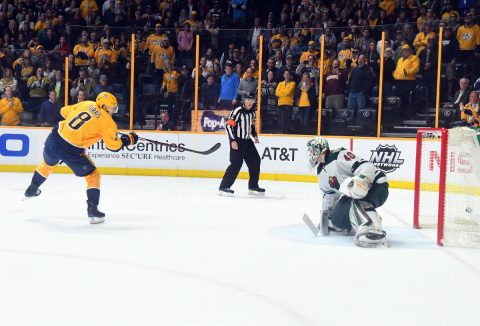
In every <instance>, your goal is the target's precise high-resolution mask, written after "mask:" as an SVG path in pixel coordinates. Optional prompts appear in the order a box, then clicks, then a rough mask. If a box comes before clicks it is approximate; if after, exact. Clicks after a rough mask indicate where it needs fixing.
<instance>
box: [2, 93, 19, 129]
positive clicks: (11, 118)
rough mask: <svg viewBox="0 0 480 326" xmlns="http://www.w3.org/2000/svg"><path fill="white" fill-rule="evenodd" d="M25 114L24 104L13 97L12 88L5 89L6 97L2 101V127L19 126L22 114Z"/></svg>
mask: <svg viewBox="0 0 480 326" xmlns="http://www.w3.org/2000/svg"><path fill="white" fill-rule="evenodd" d="M22 112H23V106H22V102H21V101H20V99H19V98H18V97H14V96H13V91H12V87H10V86H7V87H5V97H4V98H2V99H1V100H0V115H1V116H2V120H1V123H0V125H2V126H18V125H19V124H20V114H21V113H22Z"/></svg>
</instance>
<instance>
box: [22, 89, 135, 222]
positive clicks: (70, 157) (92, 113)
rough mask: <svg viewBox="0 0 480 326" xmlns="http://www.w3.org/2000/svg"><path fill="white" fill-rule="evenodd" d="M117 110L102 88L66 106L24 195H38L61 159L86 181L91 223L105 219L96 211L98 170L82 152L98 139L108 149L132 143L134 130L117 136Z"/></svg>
mask: <svg viewBox="0 0 480 326" xmlns="http://www.w3.org/2000/svg"><path fill="white" fill-rule="evenodd" d="M117 110H118V104H117V99H116V98H115V96H114V95H112V94H110V93H107V92H102V93H100V94H98V96H97V99H96V101H95V102H94V101H84V102H80V103H77V104H74V105H69V106H65V107H63V108H62V109H61V111H60V113H61V115H62V116H63V118H64V119H65V120H63V121H60V122H59V123H58V126H56V127H55V128H53V130H52V133H51V134H50V135H49V136H48V138H47V140H46V141H45V148H44V150H43V161H42V162H41V163H40V165H38V167H37V168H36V170H35V173H34V174H33V177H32V182H31V184H30V186H29V187H28V189H27V190H26V191H25V197H27V198H28V197H36V196H38V195H40V193H41V191H40V189H39V187H40V186H41V185H42V184H43V182H44V181H45V180H46V179H47V178H48V176H49V175H50V174H51V173H52V172H53V171H54V170H55V168H56V167H57V165H58V164H59V162H60V161H63V162H64V163H65V164H66V165H68V166H69V167H70V168H71V169H72V171H73V172H74V173H75V175H76V176H78V177H84V178H85V180H86V182H87V212H88V217H89V218H90V223H91V224H97V223H102V222H104V221H105V219H104V217H105V214H104V213H102V212H100V211H98V208H97V207H98V204H99V200H100V174H99V172H98V170H97V168H96V167H95V165H94V163H93V162H92V161H91V160H90V158H89V157H88V156H87V154H85V149H86V148H88V147H90V146H91V145H93V144H95V143H96V142H98V141H99V140H102V139H103V141H104V142H105V145H106V147H107V148H108V149H109V150H111V151H119V150H120V149H122V147H123V146H129V145H134V144H135V143H136V142H137V141H138V136H137V135H136V134H135V133H134V132H130V133H128V134H123V135H122V136H121V137H120V138H118V137H117V125H116V123H115V122H114V121H113V119H112V115H113V114H114V113H116V112H117Z"/></svg>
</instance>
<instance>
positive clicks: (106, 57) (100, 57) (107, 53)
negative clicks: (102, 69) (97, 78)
mask: <svg viewBox="0 0 480 326" xmlns="http://www.w3.org/2000/svg"><path fill="white" fill-rule="evenodd" d="M94 58H95V61H96V62H97V65H100V63H101V62H103V63H104V62H109V63H112V64H114V63H116V62H117V54H116V53H115V51H113V50H112V49H111V48H110V41H109V40H108V39H106V38H105V39H103V41H102V46H101V47H99V48H98V49H97V51H95V54H94Z"/></svg>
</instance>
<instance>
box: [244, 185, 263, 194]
mask: <svg viewBox="0 0 480 326" xmlns="http://www.w3.org/2000/svg"><path fill="white" fill-rule="evenodd" d="M248 194H249V195H252V196H265V189H263V188H260V187H259V186H256V187H249V188H248Z"/></svg>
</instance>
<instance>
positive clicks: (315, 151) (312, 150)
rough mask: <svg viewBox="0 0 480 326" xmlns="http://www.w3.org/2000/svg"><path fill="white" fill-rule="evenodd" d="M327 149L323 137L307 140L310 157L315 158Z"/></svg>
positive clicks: (326, 143) (326, 142)
mask: <svg viewBox="0 0 480 326" xmlns="http://www.w3.org/2000/svg"><path fill="white" fill-rule="evenodd" d="M328 149H329V147H328V141H327V140H326V139H325V138H320V137H315V138H312V139H310V140H309V141H308V142H307V150H308V154H309V156H310V158H316V157H317V156H318V155H320V154H322V153H324V152H326V151H327V150H328Z"/></svg>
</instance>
